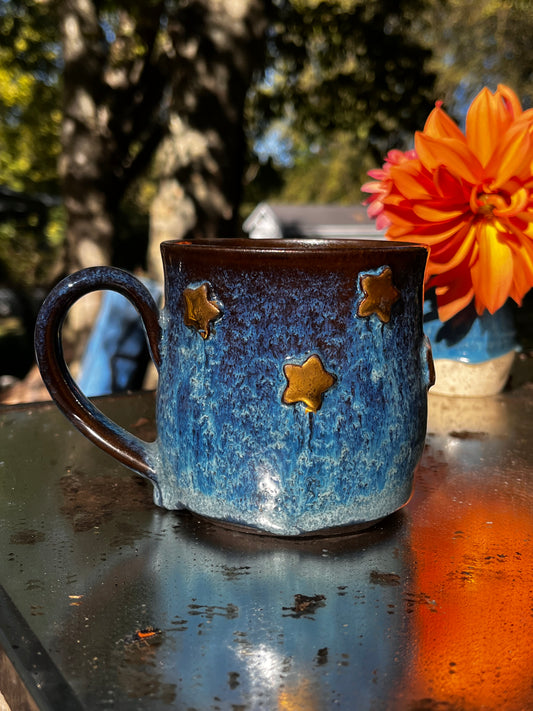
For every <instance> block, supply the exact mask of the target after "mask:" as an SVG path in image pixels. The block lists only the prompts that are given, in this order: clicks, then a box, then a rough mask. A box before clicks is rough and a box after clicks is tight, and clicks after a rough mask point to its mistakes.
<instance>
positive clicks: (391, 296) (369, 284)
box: [357, 267, 400, 323]
mask: <svg viewBox="0 0 533 711" xmlns="http://www.w3.org/2000/svg"><path fill="white" fill-rule="evenodd" d="M361 288H362V290H363V291H364V293H365V298H364V299H363V300H362V301H361V303H360V304H359V308H358V309H357V315H358V316H362V317H365V316H371V315H372V314H376V315H377V317H378V318H379V320H380V321H381V322H382V323H388V322H389V321H390V315H391V308H392V305H393V304H394V303H396V301H398V299H399V298H400V292H399V291H398V289H397V288H396V287H395V286H394V284H393V283H392V270H391V268H390V267H385V269H384V270H383V271H382V272H381V274H363V275H362V276H361Z"/></svg>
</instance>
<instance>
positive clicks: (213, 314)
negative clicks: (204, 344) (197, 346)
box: [183, 284, 222, 339]
mask: <svg viewBox="0 0 533 711" xmlns="http://www.w3.org/2000/svg"><path fill="white" fill-rule="evenodd" d="M207 286H208V285H207V284H202V285H201V286H199V287H197V288H196V289H185V290H184V292H183V299H184V301H185V313H184V316H183V320H184V321H185V325H186V326H190V327H191V328H194V329H195V330H196V331H198V333H199V334H200V336H201V337H202V338H204V339H206V338H208V337H209V333H210V328H209V326H210V324H211V322H212V321H216V319H218V318H220V316H221V315H222V311H221V310H220V308H219V307H218V306H217V304H216V303H215V302H214V301H209V299H208V296H207Z"/></svg>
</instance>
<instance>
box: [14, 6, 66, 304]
mask: <svg viewBox="0 0 533 711" xmlns="http://www.w3.org/2000/svg"><path fill="white" fill-rule="evenodd" d="M57 34H58V29H57V23H55V22H53V21H52V17H51V16H50V13H49V11H48V9H47V6H46V3H44V2H31V1H30V0H28V1H27V2H11V1H10V0H2V2H1V3H0V186H7V187H9V188H11V189H13V190H17V191H19V192H21V193H25V194H27V195H29V196H35V195H40V194H47V195H55V196H57V195H59V180H58V175H57V160H58V157H59V154H60V138H59V134H60V126H61V110H60V101H61V99H60V77H61V55H60V48H59V44H58V36H57ZM0 220H1V221H0V280H1V281H3V282H7V283H8V284H11V285H12V286H14V287H15V288H17V289H22V290H24V289H30V288H32V287H34V286H35V285H36V284H43V283H44V284H48V283H50V280H51V279H52V278H53V275H54V273H55V267H56V264H57V260H58V257H59V255H60V252H61V249H60V248H61V244H62V239H63V227H64V214H63V211H62V209H61V208H54V209H52V210H51V211H50V213H49V219H48V221H43V220H42V216H40V215H37V214H35V213H34V212H32V210H31V209H30V210H29V212H28V213H27V214H21V215H19V216H9V217H8V219H5V217H4V218H3V217H2V216H1V215H0Z"/></svg>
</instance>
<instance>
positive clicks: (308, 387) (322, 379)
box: [282, 355, 337, 412]
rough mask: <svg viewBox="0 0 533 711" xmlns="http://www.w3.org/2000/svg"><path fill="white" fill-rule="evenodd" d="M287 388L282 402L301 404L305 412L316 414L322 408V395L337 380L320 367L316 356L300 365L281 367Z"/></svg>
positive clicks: (319, 361)
mask: <svg viewBox="0 0 533 711" xmlns="http://www.w3.org/2000/svg"><path fill="white" fill-rule="evenodd" d="M283 372H284V373H285V377H286V378H287V387H286V388H285V391H284V393H283V396H282V402H284V403H285V404H286V405H292V404H294V403H296V402H303V404H304V405H305V406H306V412H317V411H318V410H320V408H321V407H322V400H323V398H324V393H325V392H326V390H329V389H330V388H331V387H332V385H334V384H335V382H336V381H337V378H336V377H335V376H334V375H333V374H332V373H328V371H327V370H326V369H325V368H324V366H323V365H322V361H321V360H320V358H319V357H318V356H317V355H312V356H310V357H309V358H308V359H307V360H306V361H305V363H303V364H302V365H295V364H292V363H287V364H286V365H284V366H283Z"/></svg>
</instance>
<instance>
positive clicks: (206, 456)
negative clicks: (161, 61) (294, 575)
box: [35, 239, 433, 536]
mask: <svg viewBox="0 0 533 711" xmlns="http://www.w3.org/2000/svg"><path fill="white" fill-rule="evenodd" d="M161 251H162V257H163V264H164V269H165V305H164V308H163V310H162V311H161V313H159V310H158V309H157V307H156V305H155V303H154V302H153V300H152V297H151V296H150V294H149V293H148V291H147V290H146V288H145V287H144V286H143V285H142V284H141V283H140V282H139V281H138V280H137V279H135V278H134V277H132V276H131V275H129V274H128V273H126V272H123V271H121V270H118V269H115V268H110V267H96V268H90V269H86V270H83V271H81V272H78V273H76V274H74V275H72V276H70V277H68V278H67V279H65V280H64V281H63V282H61V283H60V284H58V285H57V286H56V288H55V289H54V290H53V291H52V292H51V294H50V295H49V296H48V298H47V299H46V301H45V303H44V304H43V306H42V308H41V311H40V314H39V317H38V321H37V326H36V338H35V344H36V354H37V361H38V364H39V367H40V370H41V374H42V378H43V380H44V382H45V383H46V385H47V387H48V389H49V391H50V393H51V395H52V397H53V399H54V400H55V401H56V403H57V405H58V406H59V407H60V409H61V410H62V411H63V412H64V413H65V415H66V416H67V417H68V418H69V419H70V420H71V421H72V422H73V424H74V425H75V426H76V427H77V428H78V429H79V430H80V431H81V432H82V433H83V434H85V435H86V436H87V437H88V438H89V439H91V440H92V441H93V442H94V443H95V444H97V445H98V446H99V447H101V448H102V449H103V450H105V451H107V452H108V453H109V454H111V455H112V456H113V457H115V458H116V459H118V460H119V461H120V462H122V463H123V464H125V465H126V466H128V467H130V468H131V469H133V470H134V471H136V472H138V473H140V474H142V475H144V476H146V477H148V478H149V479H151V480H152V482H153V484H154V499H155V502H156V503H157V504H158V505H160V506H163V507H165V508H167V509H189V510H191V511H193V512H195V513H197V514H200V515H202V516H204V517H207V518H210V519H213V520H216V521H219V522H223V523H225V524H226V525H227V524H232V525H238V526H244V527H245V528H246V529H247V530H249V531H254V532H265V533H270V534H277V535H282V536H295V535H310V534H324V535H329V534H332V533H337V532H340V531H344V530H353V529H354V528H357V527H359V528H362V527H368V526H370V525H371V524H373V523H374V522H376V521H378V520H380V519H382V518H383V517H385V516H387V515H389V514H391V513H392V512H394V511H396V510H398V509H399V508H401V507H402V506H403V505H405V504H406V503H407V501H408V500H409V498H410V496H411V492H412V487H413V477H414V471H415V468H416V465H417V463H418V461H419V458H420V456H421V453H422V449H423V446H424V440H425V433H426V415H427V390H428V388H429V387H430V386H431V385H432V382H433V370H432V360H431V352H430V348H429V344H428V342H427V340H426V339H425V337H424V334H423V328H422V300H423V296H422V284H423V276H424V268H425V262H426V250H425V249H424V248H422V247H418V246H414V245H404V244H392V243H388V242H385V241H375V242H371V241H352V240H305V241H298V240H279V241H277V240H272V241H270V240H269V241H268V242H264V241H262V242H256V241H253V240H246V239H230V240H226V239H224V240H222V239H220V240H197V241H194V242H190V243H188V242H177V241H175V242H166V243H164V244H163V245H162V247H161ZM97 289H111V290H114V291H117V292H119V293H122V294H123V295H125V296H126V297H127V298H128V299H129V300H130V301H131V302H132V303H133V304H134V306H135V307H136V308H137V310H138V311H139V313H140V315H141V317H142V320H143V323H144V326H145V330H146V333H147V337H148V342H149V346H150V349H151V354H152V358H153V361H154V363H155V365H156V367H157V369H158V371H159V386H158V393H157V404H156V420H157V432H158V434H157V439H156V441H155V442H153V443H147V442H144V441H142V440H140V439H138V438H136V437H134V436H133V435H131V434H130V433H128V432H127V431H125V430H123V429H122V428H120V427H118V426H117V425H116V424H114V423H113V422H111V421H110V420H109V419H108V418H107V417H105V416H104V415H103V414H102V413H101V412H100V411H99V410H98V409H97V408H96V407H95V406H94V405H93V404H92V403H91V402H90V401H89V400H88V399H87V398H86V397H85V396H84V395H83V394H82V393H81V391H80V390H79V388H78V387H77V385H76V384H75V383H74V381H73V380H72V378H71V376H70V374H69V372H68V369H67V367H66V365H65V362H64V358H63V355H62V349H61V324H62V322H63V319H64V317H65V315H66V313H67V311H68V309H69V308H70V306H71V305H72V304H73V303H74V302H75V301H76V300H77V299H78V298H80V297H81V296H82V295H84V294H86V293H88V292H90V291H94V290H97Z"/></svg>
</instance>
